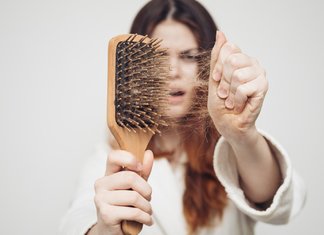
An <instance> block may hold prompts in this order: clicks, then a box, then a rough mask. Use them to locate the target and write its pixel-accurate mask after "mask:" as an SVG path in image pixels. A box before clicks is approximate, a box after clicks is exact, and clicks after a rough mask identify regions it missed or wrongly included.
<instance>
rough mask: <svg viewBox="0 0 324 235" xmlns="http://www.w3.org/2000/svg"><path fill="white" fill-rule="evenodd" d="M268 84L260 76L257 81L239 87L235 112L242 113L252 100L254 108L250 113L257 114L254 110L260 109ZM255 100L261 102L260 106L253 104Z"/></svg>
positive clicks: (235, 97)
mask: <svg viewBox="0 0 324 235" xmlns="http://www.w3.org/2000/svg"><path fill="white" fill-rule="evenodd" d="M267 84H268V83H267V81H266V80H265V78H264V77H263V76H262V75H260V76H259V77H257V78H256V79H253V80H252V81H250V82H247V83H244V84H242V85H240V86H238V87H237V89H236V93H235V96H234V104H235V109H234V110H235V112H237V113H241V112H242V111H243V110H244V108H245V106H246V103H247V101H248V99H249V98H251V99H250V101H249V102H250V103H251V108H252V109H251V110H249V111H251V112H255V110H253V109H254V108H257V109H259V108H260V102H261V103H262V100H263V99H264V96H265V94H266V92H267V86H268V85H267ZM254 99H255V100H256V101H257V102H259V104H256V103H253V100H254Z"/></svg>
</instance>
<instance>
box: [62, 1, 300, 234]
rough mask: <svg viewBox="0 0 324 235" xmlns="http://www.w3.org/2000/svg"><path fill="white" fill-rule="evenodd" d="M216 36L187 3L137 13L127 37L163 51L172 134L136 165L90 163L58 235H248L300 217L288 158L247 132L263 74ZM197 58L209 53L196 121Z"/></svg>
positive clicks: (114, 153)
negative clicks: (127, 226)
mask: <svg viewBox="0 0 324 235" xmlns="http://www.w3.org/2000/svg"><path fill="white" fill-rule="evenodd" d="M216 30H217V27H216V25H215V23H214V22H213V20H212V18H211V16H210V15H209V13H208V12H207V11H206V10H205V9H204V8H203V7H202V6H201V5H200V4H199V3H198V2H196V1H194V0H170V1H165V0H152V1H150V2H149V3H147V4H146V5H145V6H144V7H143V8H142V10H141V11H140V12H139V13H138V15H137V16H136V18H135V20H134V22H133V25H132V28H131V33H138V34H142V35H146V34H148V35H149V36H150V37H153V38H160V39H163V42H162V46H163V47H165V48H167V49H168V54H169V58H170V61H169V62H170V89H171V92H170V97H169V107H168V113H167V114H168V116H169V117H170V118H171V119H172V120H174V122H175V123H177V124H176V125H174V126H173V127H172V128H167V129H165V130H163V135H162V136H155V137H154V138H153V139H152V140H151V142H150V144H149V148H148V149H150V150H147V151H146V152H145V156H144V161H143V163H140V162H138V161H137V160H136V159H135V157H134V156H133V155H132V154H130V153H129V152H126V151H121V150H118V149H114V148H113V146H110V147H108V148H107V149H104V150H101V152H100V153H98V154H97V155H96V158H95V157H94V158H92V159H91V162H90V163H89V164H88V165H87V168H86V169H85V172H84V175H83V178H82V179H81V182H82V184H81V186H80V188H79V191H78V193H77V195H78V196H77V198H76V199H75V201H74V203H73V205H72V207H71V209H70V210H69V212H68V213H67V215H66V217H65V219H64V220H63V223H62V227H61V231H62V234H70V235H71V234H80V235H81V234H100V235H101V234H105V235H108V234H114V235H115V234H116V235H117V234H123V233H122V231H121V222H122V221H123V220H133V221H137V222H140V223H143V224H145V225H148V226H144V227H143V230H142V233H141V234H154V235H159V234H180V235H181V234H217V235H236V234H243V235H247V234H249V235H250V234H253V233H254V232H253V230H254V225H255V223H256V222H257V221H263V222H267V223H273V224H283V223H287V222H288V221H289V219H290V218H291V217H292V216H293V215H294V214H296V213H297V212H298V211H299V210H300V209H301V207H302V204H303V200H304V196H305V193H304V191H303V187H302V184H301V182H300V180H299V179H298V178H297V177H296V175H295V174H294V173H293V171H292V169H291V165H290V162H289V159H288V157H287V155H286V154H285V152H284V150H283V149H282V148H281V147H280V146H279V145H278V144H277V143H276V142H275V141H274V140H273V138H271V137H269V136H268V135H267V134H266V133H263V132H259V131H258V130H257V128H256V126H255V121H256V119H257V117H258V114H259V112H260V110H261V106H262V102H263V100H264V97H265V94H266V92H267V89H268V83H267V80H266V78H265V72H264V69H263V68H262V67H261V66H260V64H259V63H258V62H257V61H256V60H255V59H253V58H251V57H249V56H248V55H246V54H244V53H243V52H242V51H241V50H240V49H239V48H238V47H237V46H235V45H233V44H231V43H229V42H227V41H226V38H225V36H224V34H222V33H221V32H218V33H217V36H216V38H215V35H216ZM215 40H216V44H215V45H213V44H214V42H215ZM201 49H203V50H210V49H212V52H211V60H210V76H208V77H207V80H209V81H207V82H208V93H206V94H205V95H203V96H204V97H206V102H205V103H204V104H203V105H201V104H200V106H202V107H204V106H206V107H207V108H206V109H207V111H208V114H209V115H207V116H203V117H201V115H203V113H201V112H200V110H199V105H196V104H198V103H201V100H198V98H199V97H201V92H203V93H204V91H201V90H199V89H198V88H197V86H196V83H195V81H196V78H197V76H198V74H199V72H200V71H201V69H202V67H201V63H198V62H197V60H196V58H197V51H199V50H201ZM202 79H204V77H203V78H202ZM193 129H194V130H193ZM107 154H108V158H107V157H106V156H107ZM106 158H107V163H106ZM123 167H126V169H127V170H126V171H121V169H122V168H123ZM152 168H153V169H152ZM102 172H105V175H104V176H102ZM136 172H141V175H142V177H143V178H144V179H143V178H142V177H140V176H139V175H138V174H136ZM149 177H150V178H149ZM148 178H149V179H148ZM147 179H148V181H146V180H147ZM94 182H95V183H94ZM94 184H95V192H93V185H94ZM129 188H132V189H133V190H128V189H129ZM93 198H94V202H93Z"/></svg>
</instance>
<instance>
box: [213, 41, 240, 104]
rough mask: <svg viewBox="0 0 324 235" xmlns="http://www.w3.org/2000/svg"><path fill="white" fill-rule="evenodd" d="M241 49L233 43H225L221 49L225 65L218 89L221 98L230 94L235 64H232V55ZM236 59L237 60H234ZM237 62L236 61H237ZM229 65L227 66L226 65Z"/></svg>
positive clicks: (222, 61) (222, 62)
mask: <svg viewBox="0 0 324 235" xmlns="http://www.w3.org/2000/svg"><path fill="white" fill-rule="evenodd" d="M240 52H241V50H240V48H238V47H237V46H235V45H234V44H232V43H229V42H227V43H225V44H224V45H223V47H222V48H221V50H220V54H219V61H221V64H222V66H223V69H222V76H221V80H220V83H219V86H218V89H217V94H218V96H219V97H220V98H222V99H225V98H227V97H228V95H229V92H230V91H229V88H230V84H231V77H232V74H231V73H232V71H233V70H234V68H233V66H232V65H231V64H230V62H229V61H231V59H230V58H231V57H230V56H231V55H232V54H237V53H240ZM234 61H235V60H234ZM235 62H236V61H235ZM225 65H227V67H225Z"/></svg>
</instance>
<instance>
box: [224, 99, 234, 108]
mask: <svg viewBox="0 0 324 235" xmlns="http://www.w3.org/2000/svg"><path fill="white" fill-rule="evenodd" d="M225 107H226V108H228V109H233V108H234V102H233V100H232V99H230V98H228V99H226V100H225Z"/></svg>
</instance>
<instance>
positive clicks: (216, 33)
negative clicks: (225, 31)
mask: <svg viewBox="0 0 324 235" xmlns="http://www.w3.org/2000/svg"><path fill="white" fill-rule="evenodd" d="M217 39H218V30H217V31H216V41H217Z"/></svg>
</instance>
